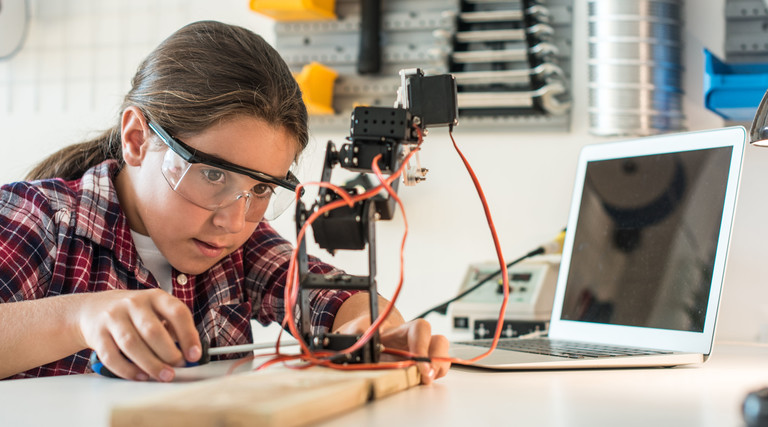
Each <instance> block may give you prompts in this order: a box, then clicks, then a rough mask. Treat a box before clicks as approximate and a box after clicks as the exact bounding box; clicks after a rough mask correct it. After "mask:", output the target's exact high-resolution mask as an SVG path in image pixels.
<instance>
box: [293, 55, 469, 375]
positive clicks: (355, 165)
mask: <svg viewBox="0 0 768 427" xmlns="http://www.w3.org/2000/svg"><path fill="white" fill-rule="evenodd" d="M400 82H401V85H400V88H399V90H398V92H397V101H396V103H395V107H393V108H385V107H357V108H355V110H354V112H353V113H352V120H351V123H350V135H349V137H348V138H347V139H348V140H349V142H348V143H346V144H344V145H342V146H341V148H340V149H338V150H337V149H336V147H335V145H334V144H333V142H331V141H329V142H328V145H327V148H326V153H325V162H324V165H323V172H322V177H321V181H322V182H326V183H330V181H331V172H332V170H333V168H334V167H336V166H341V167H342V168H344V169H347V170H350V171H355V172H361V173H371V172H373V171H374V170H373V163H374V162H376V165H377V167H378V168H379V169H380V171H381V173H382V174H386V175H387V176H390V175H392V174H394V173H396V172H397V171H398V170H400V169H401V167H402V168H404V171H403V176H402V179H403V182H404V183H405V184H406V185H414V184H416V183H419V182H421V181H423V180H424V179H426V176H425V175H426V172H427V170H426V169H425V168H422V167H421V165H420V164H418V165H417V166H415V167H414V166H412V165H411V164H410V162H409V160H408V159H410V155H411V154H413V155H416V156H418V147H419V145H420V144H421V142H422V138H423V136H424V135H426V132H427V128H428V127H432V126H448V127H450V128H451V129H452V128H453V126H455V125H457V124H458V106H457V103H456V81H455V79H454V78H453V76H451V75H450V74H440V75H433V76H425V75H424V73H423V72H422V70H420V69H418V68H413V69H406V70H401V71H400ZM377 158H378V159H379V160H376V159H377ZM417 163H418V162H417ZM398 183H399V181H396V180H395V181H393V182H392V184H391V189H392V191H393V192H396V191H397V188H398ZM341 190H342V191H344V192H346V193H348V194H349V195H358V188H357V187H356V186H348V187H343V188H342V189H341ZM339 201H342V196H341V195H340V194H337V193H335V192H333V191H330V190H329V189H328V188H326V187H322V188H321V189H320V191H319V192H318V195H317V198H316V200H315V202H314V204H313V205H312V206H310V207H306V206H305V204H304V203H303V202H301V201H300V202H299V203H297V206H296V231H297V235H300V234H301V229H302V228H304V224H305V223H306V222H307V221H308V218H310V216H312V215H313V213H316V212H318V211H319V210H320V209H322V208H324V207H325V206H327V205H329V204H331V203H336V202H339ZM394 213H395V200H394V198H392V197H390V194H388V193H387V194H386V195H381V194H378V195H375V196H374V197H372V198H366V199H364V200H361V201H358V202H355V203H353V204H351V205H343V206H340V207H338V208H336V209H333V210H327V211H326V212H325V213H324V214H322V215H318V216H317V217H316V219H315V221H314V223H312V229H313V230H314V237H315V242H316V243H317V244H318V246H320V247H321V248H323V249H325V250H327V251H328V252H330V253H331V254H333V253H334V252H335V251H337V250H364V249H366V247H367V249H368V273H369V274H368V275H361V276H353V275H348V274H341V275H326V274H320V273H313V272H310V271H309V269H308V256H307V252H306V241H305V240H304V239H301V240H300V242H299V244H298V257H297V261H298V276H299V288H298V292H299V304H300V305H299V309H300V314H301V315H300V321H301V332H300V333H301V334H302V337H303V339H304V340H305V342H307V343H308V345H309V348H310V349H311V350H333V351H341V350H345V349H348V348H350V347H351V346H353V344H355V343H356V342H357V341H358V340H359V339H360V338H361V335H349V334H338V333H313V332H312V327H311V323H310V317H311V315H312V313H311V311H310V298H311V295H310V293H311V291H313V290H316V289H346V290H363V291H367V292H368V295H369V309H370V316H371V317H370V319H371V323H374V321H375V320H376V319H377V318H378V292H377V290H376V252H375V248H376V240H375V226H374V225H375V224H374V223H375V221H376V220H380V219H391V218H392V217H393V215H394ZM379 353H380V345H379V333H378V331H375V332H374V334H373V336H372V338H371V339H370V340H368V341H367V342H365V344H364V345H363V346H362V347H361V348H360V349H359V350H357V351H350V352H345V353H339V354H337V355H336V356H335V357H334V358H333V359H332V361H333V362H336V363H375V362H378V361H379Z"/></svg>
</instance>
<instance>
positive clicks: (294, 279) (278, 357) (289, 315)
mask: <svg viewBox="0 0 768 427" xmlns="http://www.w3.org/2000/svg"><path fill="white" fill-rule="evenodd" d="M416 131H417V132H418V135H419V140H418V145H417V146H416V148H415V149H413V150H411V152H410V153H408V155H407V156H406V157H405V159H404V160H403V162H402V165H401V167H400V169H398V170H397V171H396V172H394V173H393V174H391V175H390V176H389V177H387V178H384V176H383V175H382V173H381V170H380V168H379V167H378V160H379V159H380V157H381V155H378V156H376V158H374V160H373V162H372V165H371V169H372V170H373V172H374V173H375V174H376V176H377V178H378V179H379V181H380V182H381V184H380V185H378V186H377V187H375V188H373V189H370V190H368V191H366V192H364V193H362V194H359V195H355V196H350V195H349V193H347V192H346V191H344V190H343V189H341V188H339V187H338V186H335V185H333V184H330V183H327V182H312V183H307V184H302V185H300V186H299V187H298V188H297V189H296V199H297V202H298V201H299V197H300V196H299V195H300V190H301V188H303V187H304V186H306V185H317V186H319V187H325V188H329V189H331V190H333V191H334V192H335V193H336V194H338V195H339V196H340V197H341V198H342V200H336V201H334V202H331V203H328V204H326V205H324V206H322V207H320V208H319V209H317V210H316V211H315V212H313V213H312V214H311V215H310V216H309V218H307V219H306V221H305V223H304V225H303V226H302V227H301V229H300V230H299V233H298V234H297V239H296V247H295V248H294V251H293V253H292V254H291V258H290V262H289V265H288V273H287V281H286V285H285V297H284V299H285V319H284V321H283V328H285V326H288V329H289V330H290V331H291V334H293V336H294V337H295V338H296V339H297V341H298V343H299V346H300V347H301V353H300V354H296V355H285V354H281V353H280V336H282V330H281V332H280V335H278V339H277V343H276V345H275V353H274V356H273V358H272V359H270V360H268V361H266V362H265V363H263V364H262V365H260V366H259V367H258V368H257V370H260V369H265V368H266V367H269V366H271V365H273V364H275V363H281V362H282V363H285V362H288V361H292V360H298V359H300V360H303V361H305V362H307V364H306V365H303V366H302V368H307V367H311V366H325V367H329V368H333V369H339V370H365V369H391V368H401V367H407V366H412V365H414V364H416V361H415V360H413V358H417V357H419V356H418V355H416V354H414V353H411V352H408V351H404V350H398V349H392V348H384V349H383V352H384V353H387V354H392V355H396V356H399V357H403V358H406V359H410V360H404V361H398V362H380V363H375V364H372V363H359V364H351V365H345V364H338V363H334V362H332V361H331V360H329V359H327V357H328V356H331V355H336V354H348V353H351V352H354V351H356V350H358V349H359V348H360V347H362V346H363V345H365V343H367V342H368V341H369V340H370V339H371V338H372V337H373V334H374V331H376V330H378V328H379V327H380V326H381V324H382V323H383V322H384V320H385V319H386V318H387V316H389V314H390V312H391V311H392V310H393V308H394V305H395V301H396V300H397V297H398V296H399V294H400V291H401V289H402V284H403V278H404V251H405V240H406V237H407V235H408V222H407V219H406V216H405V208H404V206H403V203H402V200H400V198H399V197H398V196H397V193H396V192H395V191H394V189H392V187H391V183H392V182H393V181H394V180H395V179H396V178H397V177H399V176H400V175H401V174H402V172H403V169H404V168H405V167H406V165H407V164H408V162H409V161H410V158H411V157H412V156H413V155H414V154H415V153H416V152H417V151H419V149H420V146H421V143H422V141H423V137H422V131H421V129H420V128H418V127H416ZM448 134H449V136H450V138H451V142H453V147H454V148H455V150H456V152H457V153H458V155H459V157H461V160H462V162H463V163H464V167H465V168H466V169H467V172H468V173H469V175H470V177H471V179H472V183H473V184H474V186H475V190H476V192H477V195H478V197H479V198H480V202H481V203H482V205H483V210H484V212H485V216H486V220H487V222H488V228H489V230H490V232H491V236H492V239H493V243H494V247H495V249H496V254H497V256H498V260H499V265H500V266H501V270H502V282H503V288H504V299H503V302H502V304H501V309H500V310H499V318H498V323H497V324H496V331H495V333H494V335H493V341H492V343H491V347H490V348H489V349H488V350H487V351H486V352H485V353H483V354H480V355H479V356H476V357H474V358H472V359H468V360H463V359H458V358H451V357H431V358H430V359H431V360H432V361H447V362H451V363H459V364H464V365H467V364H472V363H474V362H477V361H478V360H480V359H482V358H484V357H486V356H488V355H489V354H491V352H493V351H494V350H495V348H496V346H497V344H498V341H499V338H500V337H501V330H502V327H503V323H504V312H505V311H506V307H507V302H508V300H509V275H508V272H507V266H506V262H505V259H504V256H503V255H502V251H501V244H500V242H499V237H498V234H497V232H496V227H495V225H494V223H493V218H492V217H491V211H490V208H489V207H488V202H487V200H486V197H485V194H484V192H483V189H482V187H481V185H480V182H479V180H478V179H477V176H476V175H475V172H474V170H473V169H472V167H471V166H470V164H469V161H468V160H467V159H466V157H465V156H464V154H463V153H462V152H461V150H460V149H459V147H458V144H456V140H455V139H454V137H453V132H452V131H449V132H448ZM382 189H384V190H386V191H387V193H389V195H390V196H391V197H392V198H393V199H394V200H395V201H396V202H397V204H398V207H399V208H400V211H401V212H402V214H403V223H404V226H405V231H404V233H403V239H402V243H401V246H400V278H399V281H398V285H397V288H396V290H395V293H394V295H393V297H392V299H391V301H390V302H389V304H387V306H386V307H385V309H384V311H383V312H382V313H381V314H380V315H379V317H378V318H377V319H376V320H375V321H374V322H373V323H372V324H371V325H370V327H369V328H368V329H367V330H366V331H365V332H364V333H363V335H362V336H361V337H360V339H358V340H357V342H356V343H355V344H354V345H352V346H351V347H349V348H347V349H345V350H342V351H340V352H336V353H332V352H313V351H312V350H311V349H309V346H308V345H307V343H306V342H304V339H303V338H302V336H301V334H300V333H299V331H298V328H297V326H296V321H295V318H294V309H295V307H296V303H297V299H298V293H299V292H298V291H299V288H298V285H297V284H298V269H297V259H298V248H299V244H300V242H301V241H302V239H303V238H304V235H305V234H306V231H307V229H308V228H309V226H311V224H312V223H313V222H314V221H315V220H316V219H317V218H318V217H319V216H320V215H323V214H324V213H325V212H328V211H330V210H332V209H336V208H338V207H341V206H343V205H347V206H350V207H351V206H353V205H354V203H358V202H360V201H363V200H366V199H370V198H371V197H374V196H375V195H377V194H378V193H379V192H380V191H381V190H382ZM371 297H372V298H373V297H375V296H371ZM422 357H423V356H422ZM237 366H239V365H237ZM231 370H234V368H232V369H231Z"/></svg>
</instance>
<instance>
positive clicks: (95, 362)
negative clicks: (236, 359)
mask: <svg viewBox="0 0 768 427" xmlns="http://www.w3.org/2000/svg"><path fill="white" fill-rule="evenodd" d="M200 343H201V344H202V355H201V356H200V360H198V361H197V362H189V361H185V365H184V367H187V368H189V367H192V366H199V365H205V364H206V363H208V362H210V361H211V356H219V355H222V354H233V353H247V352H251V351H254V350H263V349H267V348H272V347H274V346H275V344H273V343H266V344H265V343H261V344H242V345H230V346H224V347H209V344H208V342H207V341H205V340H200ZM177 345H178V344H177ZM290 345H296V343H286V344H282V343H281V344H280V346H281V347H284V346H290ZM90 368H91V370H93V372H95V373H97V374H99V375H103V376H105V377H109V378H120V377H118V376H117V375H115V374H114V373H113V372H112V371H110V370H109V368H107V367H106V366H104V363H102V362H101V360H99V356H98V355H97V354H96V352H95V351H94V352H92V353H91V359H90Z"/></svg>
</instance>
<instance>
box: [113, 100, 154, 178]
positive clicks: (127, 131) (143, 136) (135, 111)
mask: <svg viewBox="0 0 768 427" xmlns="http://www.w3.org/2000/svg"><path fill="white" fill-rule="evenodd" d="M120 132H121V134H120V139H121V143H122V148H123V159H124V160H125V163H126V164H127V165H130V166H140V165H141V163H142V161H143V160H144V156H145V155H146V154H147V151H148V150H149V147H150V144H151V136H152V129H150V128H149V126H147V119H146V118H145V117H144V114H143V113H142V112H141V110H139V108H138V107H135V106H131V107H128V108H126V109H125V111H123V117H122V121H121V124H120Z"/></svg>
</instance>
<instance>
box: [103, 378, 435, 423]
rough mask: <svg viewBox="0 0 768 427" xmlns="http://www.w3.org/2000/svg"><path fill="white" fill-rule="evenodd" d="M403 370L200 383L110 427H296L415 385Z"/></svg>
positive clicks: (125, 408) (122, 414)
mask: <svg viewBox="0 0 768 427" xmlns="http://www.w3.org/2000/svg"><path fill="white" fill-rule="evenodd" d="M419 382H420V378H419V374H418V370H417V369H416V367H415V366H412V367H410V368H407V369H390V370H371V371H337V370H333V369H328V368H320V367H316V368H311V369H305V370H295V369H289V368H270V369H269V370H268V371H265V372H251V373H247V374H243V375H233V376H229V377H224V378H217V379H213V380H207V381H202V382H199V383H195V384H191V385H189V386H188V387H184V388H182V389H177V390H173V391H171V392H167V393H163V394H160V395H156V396H149V397H144V398H142V399H140V400H137V401H135V402H132V403H130V404H126V405H121V406H117V407H115V408H113V409H112V413H111V425H112V426H113V427H128V426H131V427H149V426H169V427H176V426H179V427H196V426H211V425H216V426H240V425H258V426H301V425H305V424H309V423H313V422H317V421H319V420H322V419H327V418H330V417H333V416H334V415H339V414H342V413H344V412H347V411H349V410H351V409H354V408H357V407H360V406H362V405H364V404H365V403H366V402H368V401H369V400H374V399H378V398H382V397H385V396H388V395H391V394H393V393H397V392H399V391H402V390H405V389H407V388H410V387H413V386H415V385H417V384H419Z"/></svg>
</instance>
